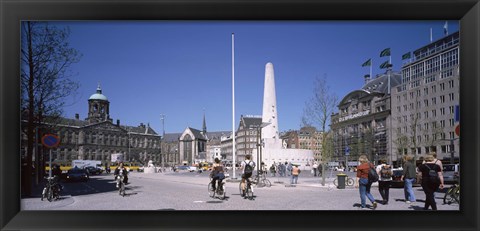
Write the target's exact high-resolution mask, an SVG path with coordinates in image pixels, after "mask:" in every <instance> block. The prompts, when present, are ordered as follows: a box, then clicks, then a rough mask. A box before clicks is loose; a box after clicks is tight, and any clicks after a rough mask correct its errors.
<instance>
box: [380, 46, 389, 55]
mask: <svg viewBox="0 0 480 231" xmlns="http://www.w3.org/2000/svg"><path fill="white" fill-rule="evenodd" d="M383 56H390V48H385V49H384V50H383V51H382V52H380V57H383Z"/></svg>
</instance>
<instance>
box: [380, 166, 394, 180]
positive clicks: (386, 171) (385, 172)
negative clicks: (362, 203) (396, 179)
mask: <svg viewBox="0 0 480 231" xmlns="http://www.w3.org/2000/svg"><path fill="white" fill-rule="evenodd" d="M380 176H381V177H382V178H383V179H388V178H390V177H392V169H391V167H390V166H388V167H387V165H383V166H382V169H381V170H380Z"/></svg>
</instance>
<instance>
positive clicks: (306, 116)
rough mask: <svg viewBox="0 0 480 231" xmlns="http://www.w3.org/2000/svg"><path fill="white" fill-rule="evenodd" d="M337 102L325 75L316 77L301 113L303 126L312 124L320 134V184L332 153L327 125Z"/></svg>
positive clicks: (331, 143) (323, 183)
mask: <svg viewBox="0 0 480 231" xmlns="http://www.w3.org/2000/svg"><path fill="white" fill-rule="evenodd" d="M337 103H338V97H337V96H336V95H335V94H334V93H332V92H330V88H329V87H328V85H327V77H326V75H325V76H324V77H323V78H320V77H317V78H316V79H315V83H314V89H313V97H312V98H310V100H309V101H307V102H306V103H305V108H304V110H303V115H302V125H303V126H314V127H317V128H319V130H320V132H321V134H322V136H321V140H320V143H321V144H322V147H321V150H322V185H325V163H326V162H327V161H329V160H330V158H331V157H332V155H333V139H332V138H331V136H329V133H330V131H327V125H328V124H329V123H330V116H331V114H332V113H333V112H334V110H335V108H336V106H337Z"/></svg>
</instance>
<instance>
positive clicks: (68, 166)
mask: <svg viewBox="0 0 480 231" xmlns="http://www.w3.org/2000/svg"><path fill="white" fill-rule="evenodd" d="M52 165H53V166H55V165H60V170H62V173H67V171H68V170H70V169H71V168H72V165H71V164H69V163H57V162H54V163H52ZM48 171H50V165H49V163H48V162H47V163H45V172H48Z"/></svg>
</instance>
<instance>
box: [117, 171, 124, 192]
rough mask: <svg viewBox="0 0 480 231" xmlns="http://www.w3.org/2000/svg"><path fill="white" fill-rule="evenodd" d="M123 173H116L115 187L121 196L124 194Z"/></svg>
mask: <svg viewBox="0 0 480 231" xmlns="http://www.w3.org/2000/svg"><path fill="white" fill-rule="evenodd" d="M123 178H124V176H123V175H118V176H117V188H118V194H119V195H121V196H122V197H124V196H125V183H123Z"/></svg>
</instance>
